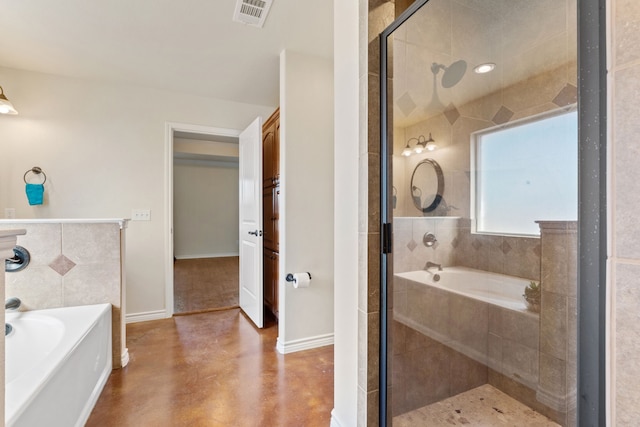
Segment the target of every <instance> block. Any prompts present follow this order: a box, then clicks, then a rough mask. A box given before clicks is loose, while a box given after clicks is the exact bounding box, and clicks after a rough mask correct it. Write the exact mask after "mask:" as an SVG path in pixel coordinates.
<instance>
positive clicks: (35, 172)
mask: <svg viewBox="0 0 640 427" xmlns="http://www.w3.org/2000/svg"><path fill="white" fill-rule="evenodd" d="M29 172H33V173H34V174H36V175H40V174H42V175H43V176H44V181H42V184H44V183H45V182H47V174H46V173H44V172H43V171H42V169H41V168H40V167H38V166H34V167H32V168H31V169H29V170H28V171H26V172H25V173H24V176H23V177H22V179H24V182H25V184H28V182H27V174H28V173H29Z"/></svg>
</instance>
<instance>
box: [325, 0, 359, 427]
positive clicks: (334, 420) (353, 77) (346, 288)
mask: <svg viewBox="0 0 640 427" xmlns="http://www.w3.org/2000/svg"><path fill="white" fill-rule="evenodd" d="M333 7H334V96H335V100H334V106H335V107H334V108H335V115H334V116H335V153H336V156H335V160H334V164H335V173H334V177H335V178H334V179H335V185H334V193H335V195H334V200H335V202H334V203H335V213H334V215H335V216H334V218H335V234H334V236H335V237H334V239H335V241H334V248H335V253H334V260H335V269H334V274H335V279H334V284H335V285H334V302H335V316H334V319H335V325H339V326H338V327H336V328H335V329H336V330H335V344H334V372H335V376H334V403H333V404H334V408H333V411H332V413H331V425H332V426H333V427H339V426H342V427H347V426H355V425H357V406H358V375H357V372H358V146H359V145H358V140H359V137H358V129H359V128H358V123H359V91H358V87H359V71H358V59H359V58H360V54H359V48H358V46H359V45H358V26H359V24H358V0H334V2H333ZM362 96H363V97H364V100H365V101H366V94H362ZM365 105H366V104H365ZM360 114H364V115H365V117H366V109H365V110H363V111H362V112H360ZM363 357H366V354H365V355H363Z"/></svg>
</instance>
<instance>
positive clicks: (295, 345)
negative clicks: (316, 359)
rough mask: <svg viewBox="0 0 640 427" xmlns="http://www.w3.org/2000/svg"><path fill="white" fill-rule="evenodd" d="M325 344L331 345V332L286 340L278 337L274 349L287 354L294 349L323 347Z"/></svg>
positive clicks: (294, 350)
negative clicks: (283, 340)
mask: <svg viewBox="0 0 640 427" xmlns="http://www.w3.org/2000/svg"><path fill="white" fill-rule="evenodd" d="M325 345H333V334H324V335H316V336H315V337H308V338H301V339H298V340H292V341H288V342H282V340H281V339H280V337H278V340H277V343H276V349H277V350H278V352H279V353H280V354H288V353H294V352H296V351H303V350H310V349H312V348H318V347H324V346H325Z"/></svg>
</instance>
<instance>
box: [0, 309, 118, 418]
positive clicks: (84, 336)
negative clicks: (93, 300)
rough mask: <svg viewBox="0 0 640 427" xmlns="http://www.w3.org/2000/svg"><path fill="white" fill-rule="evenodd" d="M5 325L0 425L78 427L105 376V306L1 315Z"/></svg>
mask: <svg viewBox="0 0 640 427" xmlns="http://www.w3.org/2000/svg"><path fill="white" fill-rule="evenodd" d="M5 321H6V322H7V323H9V324H11V325H12V326H13V330H12V331H11V333H9V335H7V336H6V337H5V376H6V377H5V425H7V426H41V425H42V426H43V425H46V426H51V427H55V426H60V427H63V426H64V427H68V426H82V425H84V424H85V422H86V420H87V419H88V418H89V414H90V413H91V410H92V409H93V406H94V405H95V403H96V401H97V400H98V396H99V395H100V392H101V391H102V388H103V387H104V385H105V383H106V381H107V379H108V377H109V374H110V373H111V367H112V359H111V305H110V304H97V305H86V306H79V307H65V308H54V309H46V310H34V311H26V312H18V313H12V312H7V313H6V319H5Z"/></svg>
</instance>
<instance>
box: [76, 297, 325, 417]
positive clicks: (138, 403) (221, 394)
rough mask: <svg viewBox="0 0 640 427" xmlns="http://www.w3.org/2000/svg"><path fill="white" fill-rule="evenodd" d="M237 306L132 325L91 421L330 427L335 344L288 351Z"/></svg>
mask: <svg viewBox="0 0 640 427" xmlns="http://www.w3.org/2000/svg"><path fill="white" fill-rule="evenodd" d="M277 333H278V331H277V327H276V326H275V323H274V322H270V323H269V325H268V327H266V328H265V329H263V330H257V329H255V328H254V327H253V325H252V324H251V322H250V321H249V320H248V319H247V318H246V317H245V316H244V315H243V314H242V313H241V312H240V310H239V309H232V310H226V311H217V312H209V313H201V314H194V315H189V316H179V317H174V318H171V319H165V320H155V321H150V322H142V323H134V324H130V325H127V346H128V348H129V353H130V357H131V360H130V362H129V365H128V366H127V367H125V368H124V369H121V370H116V371H113V373H112V374H111V376H110V377H109V380H108V381H107V384H106V386H105V388H104V390H103V392H102V395H101V396H100V398H99V399H98V402H97V404H96V406H95V408H94V410H93V412H92V414H91V416H90V417H89V420H88V422H87V426H151V425H153V426H214V427H217V426H220V427H222V426H241V427H243V426H306V427H310V426H327V425H329V421H330V417H331V410H332V408H333V346H326V347H322V348H318V349H313V350H307V351H302V352H297V353H292V354H288V355H281V354H279V353H278V352H277V351H276V349H275V345H276V338H277Z"/></svg>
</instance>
